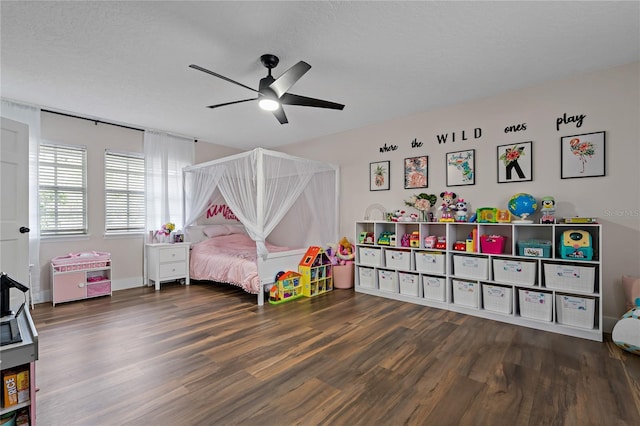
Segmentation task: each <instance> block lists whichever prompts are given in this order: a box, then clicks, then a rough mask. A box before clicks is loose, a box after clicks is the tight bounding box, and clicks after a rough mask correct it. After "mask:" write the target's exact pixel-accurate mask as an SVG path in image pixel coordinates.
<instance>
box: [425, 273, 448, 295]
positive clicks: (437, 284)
mask: <svg viewBox="0 0 640 426" xmlns="http://www.w3.org/2000/svg"><path fill="white" fill-rule="evenodd" d="M446 283H447V281H446V279H445V278H444V277H431V276H429V275H423V276H422V290H423V292H424V298H425V299H429V300H437V301H438V302H444V301H445V299H446V297H447V288H446V287H445V286H446Z"/></svg>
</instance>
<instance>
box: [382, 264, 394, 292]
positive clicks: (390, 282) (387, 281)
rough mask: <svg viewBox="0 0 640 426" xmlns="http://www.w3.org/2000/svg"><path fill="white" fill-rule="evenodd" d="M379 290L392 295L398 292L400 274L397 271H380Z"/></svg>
mask: <svg viewBox="0 0 640 426" xmlns="http://www.w3.org/2000/svg"><path fill="white" fill-rule="evenodd" d="M378 288H380V290H382V291H388V292H391V293H397V292H398V274H397V273H396V271H388V270H386V269H378Z"/></svg>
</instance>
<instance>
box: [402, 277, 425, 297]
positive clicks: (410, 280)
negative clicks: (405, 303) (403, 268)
mask: <svg viewBox="0 0 640 426" xmlns="http://www.w3.org/2000/svg"><path fill="white" fill-rule="evenodd" d="M398 282H399V283H400V294H404V295H407V296H414V297H418V296H420V275H418V274H408V273H406V272H398Z"/></svg>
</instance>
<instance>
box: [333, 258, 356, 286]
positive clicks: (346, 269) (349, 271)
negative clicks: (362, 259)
mask: <svg viewBox="0 0 640 426" xmlns="http://www.w3.org/2000/svg"><path fill="white" fill-rule="evenodd" d="M353 268H354V264H353V263H350V264H348V265H334V266H333V288H338V289H349V288H352V287H353Z"/></svg>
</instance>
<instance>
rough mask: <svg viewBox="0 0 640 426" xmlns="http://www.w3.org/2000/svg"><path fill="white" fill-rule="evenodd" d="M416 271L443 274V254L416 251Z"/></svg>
mask: <svg viewBox="0 0 640 426" xmlns="http://www.w3.org/2000/svg"><path fill="white" fill-rule="evenodd" d="M415 253H416V271H418V272H430V273H432V274H444V254H443V253H434V252H428V251H417V252H415Z"/></svg>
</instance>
